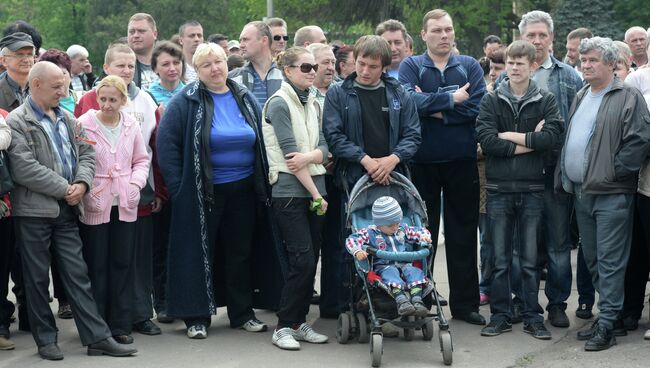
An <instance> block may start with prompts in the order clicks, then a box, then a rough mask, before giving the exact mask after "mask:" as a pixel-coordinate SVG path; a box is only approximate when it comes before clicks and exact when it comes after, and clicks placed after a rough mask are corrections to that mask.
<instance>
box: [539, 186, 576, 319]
mask: <svg viewBox="0 0 650 368" xmlns="http://www.w3.org/2000/svg"><path fill="white" fill-rule="evenodd" d="M572 207H573V200H572V197H571V196H570V195H568V194H557V193H554V192H553V188H552V187H549V186H548V185H547V186H546V189H545V190H544V216H543V231H544V242H545V245H546V254H547V262H548V263H547V264H548V265H547V269H548V273H547V276H546V286H545V287H544V292H545V293H546V298H547V299H548V305H547V307H546V309H547V310H548V309H549V308H551V307H554V306H559V307H561V308H562V309H566V300H567V299H568V298H569V296H570V295H571V278H572V273H571V211H572Z"/></svg>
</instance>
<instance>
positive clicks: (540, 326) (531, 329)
mask: <svg viewBox="0 0 650 368" xmlns="http://www.w3.org/2000/svg"><path fill="white" fill-rule="evenodd" d="M524 332H525V333H527V334H531V335H533V337H534V338H536V339H540V340H550V339H551V332H550V331H549V330H547V329H546V326H544V322H533V323H527V322H526V323H524Z"/></svg>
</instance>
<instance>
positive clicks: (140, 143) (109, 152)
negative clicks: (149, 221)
mask: <svg viewBox="0 0 650 368" xmlns="http://www.w3.org/2000/svg"><path fill="white" fill-rule="evenodd" d="M96 112H97V111H96V110H88V111H87V112H86V113H85V114H83V115H82V116H80V117H79V122H80V123H81V125H82V126H83V128H84V129H85V130H86V134H87V136H88V139H89V140H90V141H93V142H95V144H94V147H95V178H94V179H93V185H92V188H91V189H90V191H89V192H88V193H86V195H85V196H84V198H83V204H84V215H83V216H81V218H80V219H81V222H83V223H84V224H86V225H100V224H105V223H107V222H110V220H111V207H112V206H113V199H114V197H115V196H117V197H118V207H119V219H120V221H124V222H133V221H135V220H136V219H137V217H138V202H139V201H140V189H141V188H143V187H144V186H145V184H146V182H147V177H148V176H149V164H150V160H149V155H148V154H147V149H146V146H145V144H144V139H143V138H142V133H141V132H140V127H139V126H138V123H137V122H136V121H135V120H133V118H132V117H131V116H129V115H128V114H124V113H120V119H121V124H122V131H121V133H120V137H119V138H118V141H117V144H116V145H115V149H113V147H112V146H111V143H110V142H109V141H108V139H107V138H106V137H105V136H104V134H103V132H102V130H101V128H100V127H99V126H98V125H97V124H98V123H97V120H96V118H95V113H96ZM132 184H135V186H134V185H132ZM136 186H137V187H136Z"/></svg>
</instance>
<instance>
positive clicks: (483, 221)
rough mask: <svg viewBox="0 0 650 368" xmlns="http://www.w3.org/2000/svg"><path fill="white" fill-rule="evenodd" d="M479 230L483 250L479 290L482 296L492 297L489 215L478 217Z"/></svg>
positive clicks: (491, 251) (480, 254)
mask: <svg viewBox="0 0 650 368" xmlns="http://www.w3.org/2000/svg"><path fill="white" fill-rule="evenodd" d="M478 229H479V233H480V236H479V239H480V241H481V249H480V251H479V257H480V261H481V273H480V276H481V278H480V282H479V284H478V290H479V291H480V292H481V294H487V295H490V286H492V264H493V263H494V262H492V253H493V250H492V245H491V244H490V234H489V233H488V229H489V227H488V218H487V214H485V213H481V214H479V216H478Z"/></svg>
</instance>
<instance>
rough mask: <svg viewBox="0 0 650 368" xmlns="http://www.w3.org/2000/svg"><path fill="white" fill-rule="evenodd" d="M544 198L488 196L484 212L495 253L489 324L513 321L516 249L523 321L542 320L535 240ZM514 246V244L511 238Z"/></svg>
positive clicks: (537, 195) (532, 195)
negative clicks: (514, 249) (513, 270)
mask: <svg viewBox="0 0 650 368" xmlns="http://www.w3.org/2000/svg"><path fill="white" fill-rule="evenodd" d="M543 209H544V195H543V193H542V192H529V193H497V192H489V191H488V196H487V212H488V219H489V222H488V224H489V226H490V235H491V238H492V241H491V243H492V246H493V249H494V266H493V274H492V290H491V293H490V311H491V312H492V318H491V320H492V321H497V320H507V321H510V319H511V318H512V312H511V310H512V305H511V303H512V298H511V284H510V272H511V269H512V258H513V248H514V247H516V246H518V247H519V249H518V253H519V264H520V271H521V299H522V301H523V308H522V318H523V319H524V321H526V322H528V323H532V322H542V321H544V317H543V315H542V313H543V312H544V311H543V310H542V307H541V306H540V305H539V301H538V297H537V295H538V293H537V290H538V288H537V278H538V268H537V238H538V235H539V232H540V230H541V226H542V212H543ZM515 233H516V234H517V239H518V241H517V242H514V241H513V239H514V234H515Z"/></svg>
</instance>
